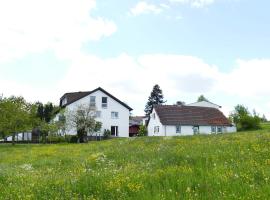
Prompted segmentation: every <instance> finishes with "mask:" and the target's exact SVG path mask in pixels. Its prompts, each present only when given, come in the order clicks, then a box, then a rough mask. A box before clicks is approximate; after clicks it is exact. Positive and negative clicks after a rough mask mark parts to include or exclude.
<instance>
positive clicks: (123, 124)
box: [66, 90, 129, 137]
mask: <svg viewBox="0 0 270 200" xmlns="http://www.w3.org/2000/svg"><path fill="white" fill-rule="evenodd" d="M90 96H95V97H96V110H97V111H101V116H100V117H99V118H96V120H97V121H99V122H101V123H102V129H101V132H100V133H98V134H100V135H103V132H104V129H108V130H111V126H118V136H119V137H129V109H127V108H126V107H125V106H123V105H121V104H120V103H118V102H117V101H115V100H114V99H112V98H111V97H109V96H108V95H106V94H105V93H103V92H102V91H100V90H98V91H96V92H94V93H92V94H90V95H88V96H86V97H84V98H82V99H80V100H78V101H76V102H74V103H72V104H70V105H68V106H67V107H66V110H70V111H72V110H76V109H77V108H78V106H80V105H86V106H88V105H89V104H90ZM102 97H107V99H108V106H107V108H102ZM111 112H118V119H112V117H111ZM66 134H68V135H76V128H75V127H74V128H67V132H66Z"/></svg>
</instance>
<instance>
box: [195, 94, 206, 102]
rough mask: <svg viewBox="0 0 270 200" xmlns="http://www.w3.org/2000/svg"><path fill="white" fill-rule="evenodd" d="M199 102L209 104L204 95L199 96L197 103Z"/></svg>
mask: <svg viewBox="0 0 270 200" xmlns="http://www.w3.org/2000/svg"><path fill="white" fill-rule="evenodd" d="M201 101H207V102H209V100H208V99H207V98H205V97H204V95H200V96H199V97H198V100H197V102H201Z"/></svg>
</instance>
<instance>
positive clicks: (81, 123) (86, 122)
mask: <svg viewBox="0 0 270 200" xmlns="http://www.w3.org/2000/svg"><path fill="white" fill-rule="evenodd" d="M95 116H96V109H95V108H93V107H92V106H90V105H79V106H78V107H77V108H76V109H74V110H68V111H67V116H66V118H67V119H66V121H67V124H68V126H69V127H70V128H73V127H76V128H77V136H78V138H79V141H80V142H85V141H86V137H87V134H90V135H92V134H93V133H94V131H95V129H97V128H99V126H100V122H98V125H97V122H96V121H95Z"/></svg>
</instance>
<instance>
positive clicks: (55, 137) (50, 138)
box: [47, 135, 67, 143]
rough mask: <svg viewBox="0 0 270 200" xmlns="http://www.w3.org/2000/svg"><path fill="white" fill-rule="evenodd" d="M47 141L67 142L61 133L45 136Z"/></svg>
mask: <svg viewBox="0 0 270 200" xmlns="http://www.w3.org/2000/svg"><path fill="white" fill-rule="evenodd" d="M47 141H48V142H49V143H64V142H67V141H66V138H65V137H64V136H61V135H49V136H47Z"/></svg>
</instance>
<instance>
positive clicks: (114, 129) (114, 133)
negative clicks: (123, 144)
mask: <svg viewBox="0 0 270 200" xmlns="http://www.w3.org/2000/svg"><path fill="white" fill-rule="evenodd" d="M111 135H112V136H116V137H117V136H118V126H111Z"/></svg>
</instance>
